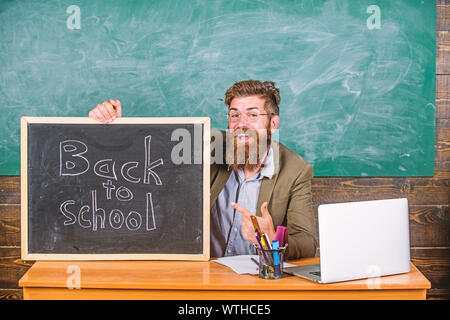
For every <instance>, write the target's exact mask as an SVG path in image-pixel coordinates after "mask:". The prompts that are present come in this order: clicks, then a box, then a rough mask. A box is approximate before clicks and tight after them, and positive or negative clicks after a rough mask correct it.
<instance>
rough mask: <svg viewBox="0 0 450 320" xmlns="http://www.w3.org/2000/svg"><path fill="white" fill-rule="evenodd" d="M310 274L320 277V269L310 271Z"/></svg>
mask: <svg viewBox="0 0 450 320" xmlns="http://www.w3.org/2000/svg"><path fill="white" fill-rule="evenodd" d="M310 274H313V275H315V276H318V277H320V271H316V272H310Z"/></svg>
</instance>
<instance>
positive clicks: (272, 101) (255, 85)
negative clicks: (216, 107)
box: [225, 80, 280, 115]
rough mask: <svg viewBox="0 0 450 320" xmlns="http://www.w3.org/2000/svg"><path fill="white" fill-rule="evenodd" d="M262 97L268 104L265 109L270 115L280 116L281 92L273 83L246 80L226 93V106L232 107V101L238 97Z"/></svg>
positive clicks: (234, 85) (265, 104)
mask: <svg viewBox="0 0 450 320" xmlns="http://www.w3.org/2000/svg"><path fill="white" fill-rule="evenodd" d="M254 95H256V96H260V97H261V98H263V99H264V100H265V101H266V102H265V103H264V109H265V110H266V112H267V113H269V114H275V115H278V114H279V108H278V105H279V104H280V90H278V88H276V87H275V83H273V82H272V81H264V82H261V81H258V80H244V81H240V82H236V83H235V84H233V86H232V87H231V88H229V89H228V90H227V92H226V93H225V104H226V105H227V106H228V107H230V104H231V101H232V100H233V99H234V98H238V97H248V96H254Z"/></svg>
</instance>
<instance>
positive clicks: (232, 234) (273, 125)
mask: <svg viewBox="0 0 450 320" xmlns="http://www.w3.org/2000/svg"><path fill="white" fill-rule="evenodd" d="M279 103H280V94H279V89H278V88H276V87H275V84H274V83H273V82H271V81H264V82H261V81H257V80H246V81H241V82H237V83H235V84H234V85H233V86H232V87H231V88H229V89H228V90H227V92H226V94H225V104H226V105H227V106H228V131H227V133H226V134H225V133H224V134H225V138H226V141H227V143H226V147H225V159H224V160H225V161H223V162H221V161H216V163H212V164H211V198H210V200H211V201H210V203H211V229H210V230H211V246H210V248H211V256H212V257H222V256H230V255H243V254H255V253H256V251H255V245H258V244H257V240H256V237H255V229H254V227H253V224H252V221H251V218H250V217H251V216H253V215H255V216H256V217H257V221H258V224H259V226H260V229H261V231H262V233H265V234H266V235H267V236H268V238H269V241H270V242H272V241H273V240H274V239H275V234H276V233H275V228H276V227H277V226H281V225H283V226H287V229H288V241H289V246H288V249H289V253H288V255H289V256H288V258H289V259H297V258H302V257H312V256H314V255H315V252H316V248H317V230H316V223H315V219H314V211H313V207H312V194H311V180H312V177H313V168H312V166H311V165H310V164H309V163H307V162H306V161H305V160H304V159H303V158H302V157H300V156H299V155H298V154H296V153H295V152H293V151H291V150H289V149H288V148H287V147H285V146H284V145H282V144H281V143H279V142H277V141H272V139H271V137H272V135H273V134H274V133H275V132H276V130H277V128H278V126H279V124H280V117H279V107H278V105H279ZM121 115H122V107H121V104H120V101H119V100H110V101H105V102H103V103H102V104H99V105H97V107H95V108H94V109H93V110H91V111H90V112H89V117H91V118H93V119H95V120H97V121H101V122H105V123H109V122H112V121H113V120H114V119H116V118H118V117H121ZM220 134H221V133H219V135H220ZM213 136H214V134H213ZM216 136H217V133H216ZM213 143H214V142H213ZM218 148H221V146H215V148H212V149H216V150H217V149H218Z"/></svg>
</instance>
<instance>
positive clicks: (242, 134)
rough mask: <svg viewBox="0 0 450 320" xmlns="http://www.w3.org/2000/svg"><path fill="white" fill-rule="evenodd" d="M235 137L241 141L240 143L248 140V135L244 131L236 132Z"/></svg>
mask: <svg viewBox="0 0 450 320" xmlns="http://www.w3.org/2000/svg"><path fill="white" fill-rule="evenodd" d="M236 137H237V141H238V142H241V143H245V142H249V141H250V136H248V135H246V134H245V133H241V134H238V135H237V136H236Z"/></svg>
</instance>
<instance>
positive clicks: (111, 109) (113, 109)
mask: <svg viewBox="0 0 450 320" xmlns="http://www.w3.org/2000/svg"><path fill="white" fill-rule="evenodd" d="M121 116H122V106H121V104H120V101H119V100H112V99H111V100H109V101H104V102H103V103H100V104H98V105H97V107H95V108H94V109H92V110H91V111H90V112H89V118H92V119H94V120H97V121H100V122H103V123H110V122H113V121H114V120H115V119H116V118H120V117H121Z"/></svg>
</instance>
